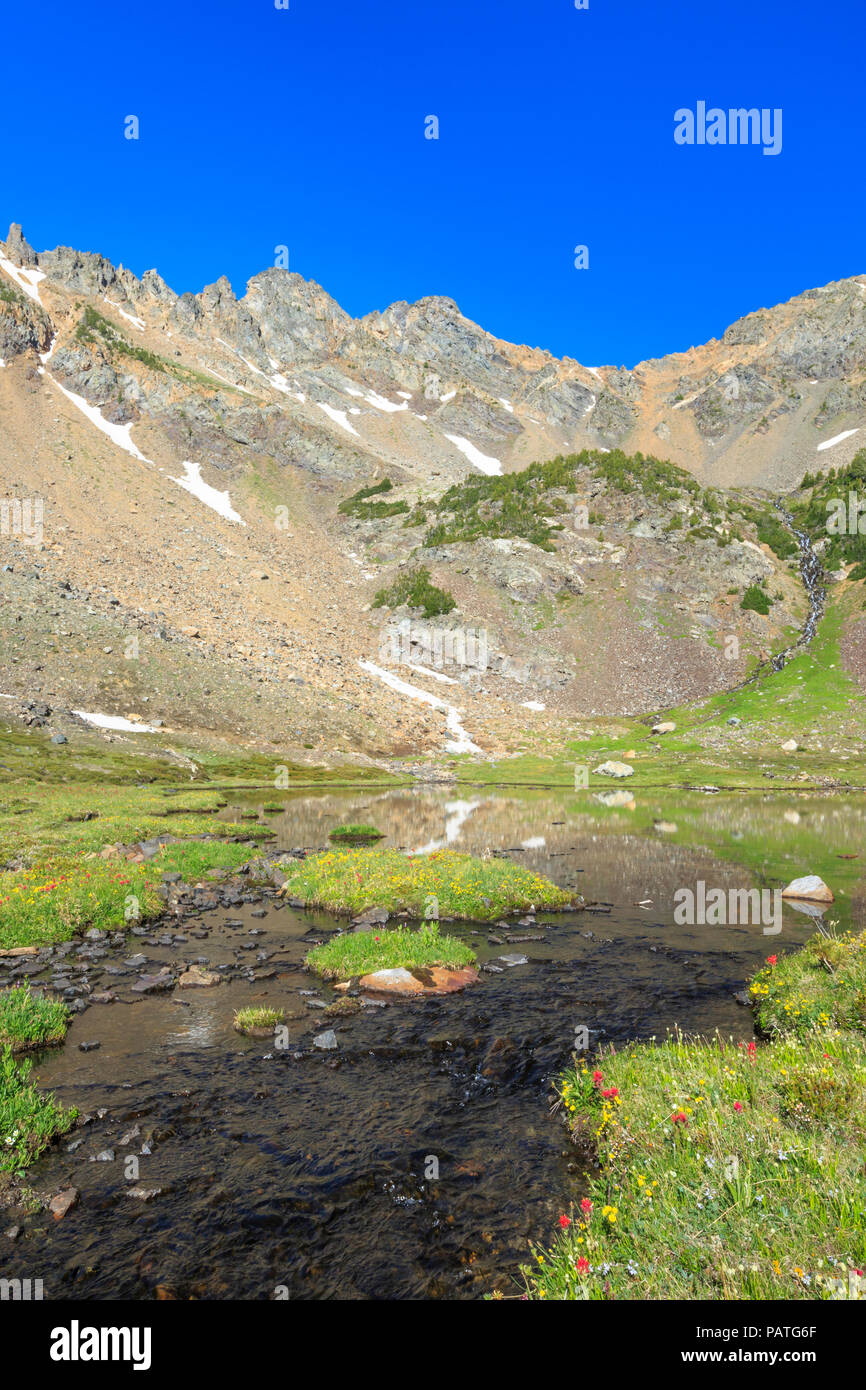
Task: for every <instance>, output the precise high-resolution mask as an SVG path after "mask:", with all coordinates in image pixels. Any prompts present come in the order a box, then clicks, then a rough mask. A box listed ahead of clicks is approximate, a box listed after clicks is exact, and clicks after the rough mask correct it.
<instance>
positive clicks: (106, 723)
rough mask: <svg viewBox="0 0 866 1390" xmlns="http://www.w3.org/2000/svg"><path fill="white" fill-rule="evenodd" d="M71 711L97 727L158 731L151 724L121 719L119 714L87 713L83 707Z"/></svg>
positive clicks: (128, 731) (145, 732)
mask: <svg viewBox="0 0 866 1390" xmlns="http://www.w3.org/2000/svg"><path fill="white" fill-rule="evenodd" d="M72 713H73V714H77V715H78V718H79V719H85V720H86V721H87V723H88V724H95V725H96V728H97V729H119V730H122V731H123V732H124V733H130V734H157V733H159V730H158V729H155V728H154V727H153V725H152V724H138V723H134V722H133V721H132V720H131V719H122V718H121V716H120V715H119V714H88V713H87V711H86V710H83V709H74V710H73V711H72Z"/></svg>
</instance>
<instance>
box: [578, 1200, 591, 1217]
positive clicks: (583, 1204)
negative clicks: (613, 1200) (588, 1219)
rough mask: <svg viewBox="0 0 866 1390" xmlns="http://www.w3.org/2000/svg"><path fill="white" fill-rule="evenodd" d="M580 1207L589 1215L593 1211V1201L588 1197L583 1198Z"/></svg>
mask: <svg viewBox="0 0 866 1390" xmlns="http://www.w3.org/2000/svg"><path fill="white" fill-rule="evenodd" d="M580 1209H581V1211H583V1212H586V1214H587V1215H589V1213H590V1212H591V1211H592V1202H591V1201H590V1200H589V1198H588V1197H584V1198H583V1200H582V1201H581V1204H580Z"/></svg>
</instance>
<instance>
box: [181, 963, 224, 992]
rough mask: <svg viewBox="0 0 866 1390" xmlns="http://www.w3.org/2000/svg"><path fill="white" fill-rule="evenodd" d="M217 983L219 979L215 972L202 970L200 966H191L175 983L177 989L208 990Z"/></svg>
mask: <svg viewBox="0 0 866 1390" xmlns="http://www.w3.org/2000/svg"><path fill="white" fill-rule="evenodd" d="M219 982H220V977H219V975H218V974H217V973H216V971H215V970H203V969H202V968H201V966H200V965H191V966H190V968H189V970H185V971H184V972H183V974H182V975H180V976H179V977H178V981H177V983H178V988H179V989H209V988H210V987H211V986H212V985H218V984H219Z"/></svg>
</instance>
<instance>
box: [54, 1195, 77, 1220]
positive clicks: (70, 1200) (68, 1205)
mask: <svg viewBox="0 0 866 1390" xmlns="http://www.w3.org/2000/svg"><path fill="white" fill-rule="evenodd" d="M78 1197H79V1192H78V1188H77V1187H65V1188H64V1189H63V1191H62V1192H58V1194H57V1196H56V1197H52V1198H51V1201H50V1202H49V1203H48V1210H49V1211H50V1212H51V1215H52V1216H53V1217H54V1220H55V1221H62V1220H63V1218H64V1216H65V1215H66V1213H67V1212H68V1211H71V1210H72V1208H73V1207H74V1206H77V1205H78Z"/></svg>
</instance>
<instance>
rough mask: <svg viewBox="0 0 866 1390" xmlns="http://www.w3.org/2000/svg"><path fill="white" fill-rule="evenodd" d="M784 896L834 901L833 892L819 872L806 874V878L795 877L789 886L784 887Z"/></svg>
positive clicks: (827, 901) (815, 900) (820, 901)
mask: <svg viewBox="0 0 866 1390" xmlns="http://www.w3.org/2000/svg"><path fill="white" fill-rule="evenodd" d="M782 897H783V898H802V899H804V900H805V901H806V902H812V903H832V902H834V901H835V899H834V897H833V894H832V893H831V891H830V889H829V888H828V887H827V885H826V883H825V882H824V880H823V879H822V878H819V877H818V875H817V874H806V876H805V877H804V878H794V879H792V880H791V882H790V883H789V884H788V886H787V888H783V889H782Z"/></svg>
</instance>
